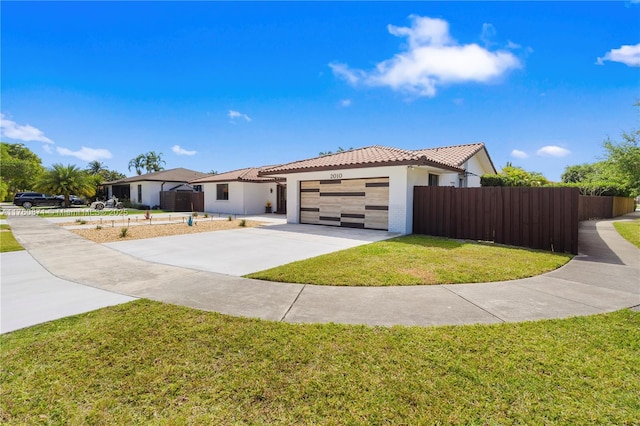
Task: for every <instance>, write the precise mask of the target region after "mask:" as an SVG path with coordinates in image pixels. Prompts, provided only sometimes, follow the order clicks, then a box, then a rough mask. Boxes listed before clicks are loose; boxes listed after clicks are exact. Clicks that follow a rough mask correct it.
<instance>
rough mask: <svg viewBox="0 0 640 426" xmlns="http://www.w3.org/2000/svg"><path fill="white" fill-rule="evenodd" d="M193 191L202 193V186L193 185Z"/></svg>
mask: <svg viewBox="0 0 640 426" xmlns="http://www.w3.org/2000/svg"><path fill="white" fill-rule="evenodd" d="M193 190H194V191H196V192H202V185H193Z"/></svg>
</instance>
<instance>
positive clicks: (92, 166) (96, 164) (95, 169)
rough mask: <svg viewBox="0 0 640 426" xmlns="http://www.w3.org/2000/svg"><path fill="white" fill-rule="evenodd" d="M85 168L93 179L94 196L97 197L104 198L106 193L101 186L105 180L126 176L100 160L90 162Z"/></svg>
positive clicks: (111, 180) (110, 180) (109, 180)
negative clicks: (110, 168)
mask: <svg viewBox="0 0 640 426" xmlns="http://www.w3.org/2000/svg"><path fill="white" fill-rule="evenodd" d="M85 170H86V172H87V173H88V174H90V175H91V177H92V179H93V185H94V187H95V196H96V197H97V198H106V196H107V194H106V191H105V188H104V186H103V184H104V183H105V182H113V181H114V180H119V179H124V178H126V177H127V176H126V175H124V174H122V173H120V172H116V171H113V170H109V168H108V167H106V166H105V165H104V164H103V163H101V162H100V161H92V162H90V163H89V164H88V165H87V167H86V169H85Z"/></svg>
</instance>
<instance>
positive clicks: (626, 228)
mask: <svg viewBox="0 0 640 426" xmlns="http://www.w3.org/2000/svg"><path fill="white" fill-rule="evenodd" d="M613 226H614V227H615V228H616V231H618V233H619V234H620V235H622V237H623V238H624V239H625V240H627V241H629V242H630V243H631V244H633V245H635V246H636V247H638V248H640V219H636V220H634V221H632V222H614V223H613Z"/></svg>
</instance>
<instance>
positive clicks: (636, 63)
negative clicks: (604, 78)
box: [596, 43, 640, 67]
mask: <svg viewBox="0 0 640 426" xmlns="http://www.w3.org/2000/svg"><path fill="white" fill-rule="evenodd" d="M604 61H611V62H621V63H623V64H625V65H628V66H630V67H640V43H638V44H636V45H633V46H632V45H623V46H621V47H620V49H611V50H610V51H608V52H607V53H605V54H604V56H603V57H601V58H598V59H597V60H596V63H597V64H598V65H604Z"/></svg>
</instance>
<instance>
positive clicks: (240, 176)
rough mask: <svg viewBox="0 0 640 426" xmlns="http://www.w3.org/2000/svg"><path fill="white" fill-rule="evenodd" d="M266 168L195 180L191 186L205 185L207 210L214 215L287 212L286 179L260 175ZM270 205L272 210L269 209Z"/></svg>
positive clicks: (237, 171) (251, 168) (205, 206)
mask: <svg viewBox="0 0 640 426" xmlns="http://www.w3.org/2000/svg"><path fill="white" fill-rule="evenodd" d="M263 169H264V167H248V168H245V169H239V170H233V171H230V172H225V173H219V174H215V175H209V176H206V177H202V178H199V179H194V180H192V181H190V182H189V183H190V184H191V185H194V186H195V185H201V186H202V191H203V192H204V210H205V211H206V212H211V213H225V214H239V215H252V214H264V213H265V212H266V211H267V210H269V211H271V212H278V213H284V212H285V211H286V208H287V206H286V190H285V189H284V186H283V184H282V182H283V181H284V179H281V178H277V177H271V176H259V172H260V171H261V170H263ZM267 203H269V206H270V208H269V209H267V208H266V206H267Z"/></svg>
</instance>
